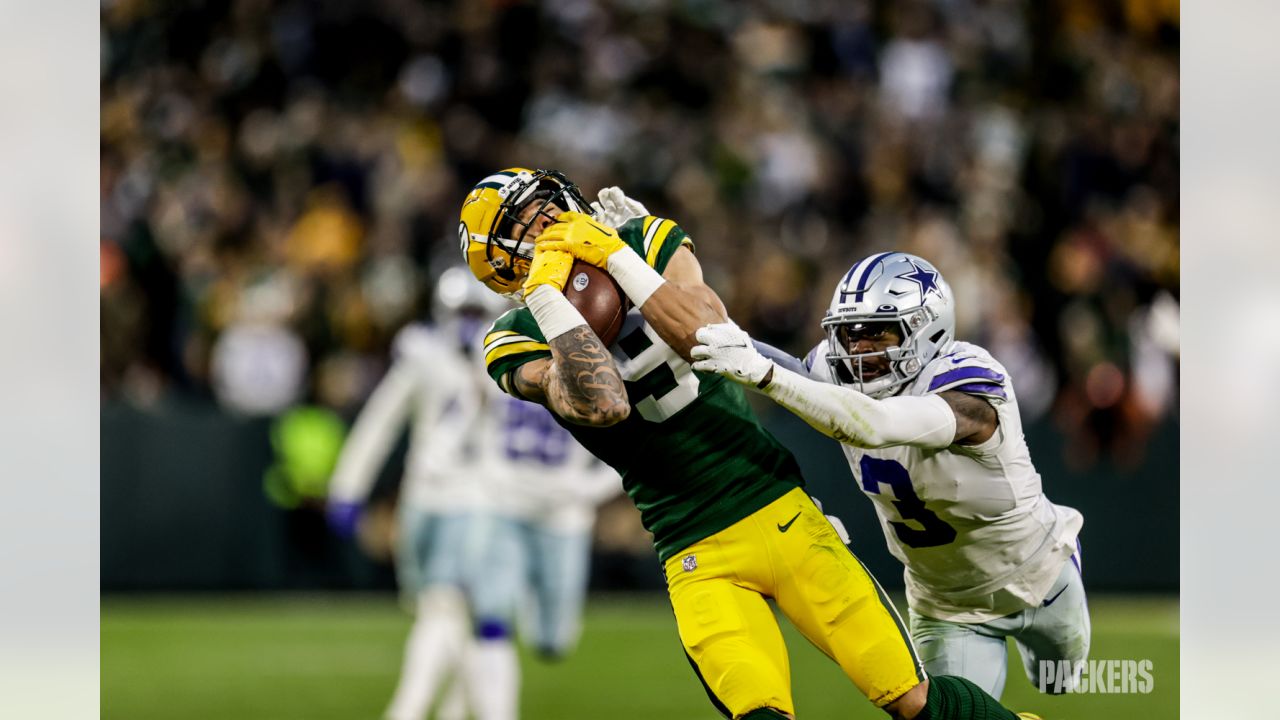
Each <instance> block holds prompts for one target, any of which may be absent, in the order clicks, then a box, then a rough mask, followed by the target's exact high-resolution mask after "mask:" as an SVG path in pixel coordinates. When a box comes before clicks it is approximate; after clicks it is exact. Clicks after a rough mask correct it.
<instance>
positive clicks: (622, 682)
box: [102, 595, 1178, 720]
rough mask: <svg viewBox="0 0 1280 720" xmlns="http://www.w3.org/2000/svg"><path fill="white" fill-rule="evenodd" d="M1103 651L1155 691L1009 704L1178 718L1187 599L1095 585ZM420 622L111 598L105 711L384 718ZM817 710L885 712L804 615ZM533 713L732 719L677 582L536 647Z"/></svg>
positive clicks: (795, 653) (254, 603) (810, 697)
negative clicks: (1142, 668)
mask: <svg viewBox="0 0 1280 720" xmlns="http://www.w3.org/2000/svg"><path fill="white" fill-rule="evenodd" d="M1090 607H1091V610H1092V615H1093V633H1094V634H1093V653H1092V654H1093V657H1095V658H1150V659H1152V660H1153V661H1154V671H1153V675H1154V677H1155V687H1154V690H1153V691H1152V692H1151V693H1150V694H1148V695H1077V696H1067V697H1045V696H1042V695H1039V694H1038V693H1036V692H1035V690H1034V689H1033V688H1032V687H1031V685H1030V684H1028V683H1027V682H1026V680H1025V679H1024V678H1023V677H1022V675H1021V671H1020V670H1018V669H1017V668H1019V667H1020V665H1014V666H1011V669H1010V679H1009V683H1008V688H1007V689H1006V691H1005V696H1004V700H1005V704H1006V705H1008V706H1010V707H1011V708H1013V709H1015V710H1032V711H1035V712H1037V713H1039V714H1040V715H1043V716H1044V717H1045V718H1046V720H1083V719H1086V718H1089V719H1092V718H1123V719H1126V720H1127V719H1129V718H1134V719H1137V718H1143V719H1145V718H1161V720H1167V719H1170V718H1176V717H1177V716H1178V609H1177V602H1176V600H1172V599H1128V598H1109V597H1097V598H1091V602H1090ZM408 627H409V619H408V618H407V617H406V616H405V615H403V614H402V613H401V612H400V611H399V610H398V608H397V606H396V605H395V603H394V601H393V599H392V598H391V597H389V596H388V597H349V596H336V597H318V598H310V597H307V598H298V597H263V596H248V597H244V598H217V599H123V598H107V599H105V600H103V603H102V717H103V718H108V719H113V720H150V719H152V718H155V719H157V720H159V719H161V718H163V719H164V720H169V719H171V718H182V719H183V720H206V719H208V720H215V719H216V720H228V719H230V718H235V719H236V720H293V719H297V720H328V719H329V718H333V719H334V720H337V719H339V718H340V719H342V720H355V719H363V718H367V719H369V720H374V719H376V718H378V717H379V716H380V714H381V711H382V709H383V707H384V706H385V703H386V701H387V699H388V698H389V697H390V694H391V690H392V688H393V687H394V683H395V679H396V673H397V670H398V667H399V662H400V650H401V643H402V641H403V639H404V636H405V633H406V631H407V630H408ZM786 629H787V631H788V632H787V644H788V647H789V648H790V652H791V665H792V682H793V686H794V690H795V699H796V706H797V707H796V709H797V713H798V715H799V717H801V718H855V719H856V718H868V719H870V718H884V717H886V716H885V715H883V714H882V713H880V712H879V711H876V710H875V709H874V708H872V707H871V705H870V704H869V703H867V702H866V700H864V699H862V697H861V696H860V695H858V694H857V692H856V691H855V690H854V689H853V686H852V685H850V684H849V682H848V681H847V680H846V679H845V678H844V676H843V675H842V674H841V673H840V671H839V670H838V669H837V668H836V667H835V666H834V665H832V664H831V663H830V662H829V661H828V660H827V659H826V658H825V657H823V656H822V655H821V654H819V653H818V652H817V651H816V650H814V649H813V648H812V647H811V646H810V645H808V643H807V642H805V641H804V640H803V639H802V638H800V637H799V635H797V634H796V633H795V632H793V631H792V630H791V628H790V627H789V626H788V627H787V628H786ZM524 668H525V676H524V691H523V694H522V701H521V704H522V710H523V712H522V717H523V718H525V719H526V720H542V719H543V718H555V719H557V720H575V719H577V718H582V719H584V720H585V719H588V718H590V719H591V720H598V719H601V718H609V719H610V720H624V719H625V718H646V719H647V718H679V719H681V720H685V719H688V720H697V719H699V718H705V719H706V720H714V719H715V718H717V717H719V716H718V715H717V714H716V713H715V711H714V710H712V709H711V706H710V704H709V703H708V702H707V700H706V696H705V695H704V694H703V691H702V687H701V685H700V684H699V683H698V682H697V680H696V679H695V677H694V675H693V673H692V671H691V670H690V669H689V666H688V663H687V661H686V660H685V657H684V653H683V651H682V650H681V649H680V645H679V642H678V640H677V638H676V634H675V626H674V621H673V619H672V617H671V611H670V608H669V606H668V605H667V604H666V599H665V597H664V596H662V595H654V596H639V597H609V596H605V597H594V598H592V601H591V603H590V604H589V606H588V610H587V616H586V622H585V632H584V635H583V639H582V643H581V645H580V647H579V649H578V651H577V653H576V654H575V655H574V656H573V657H572V658H570V659H569V660H567V661H565V662H564V663H561V664H559V665H545V664H540V663H538V662H536V661H534V660H531V659H530V658H527V657H526V658H524Z"/></svg>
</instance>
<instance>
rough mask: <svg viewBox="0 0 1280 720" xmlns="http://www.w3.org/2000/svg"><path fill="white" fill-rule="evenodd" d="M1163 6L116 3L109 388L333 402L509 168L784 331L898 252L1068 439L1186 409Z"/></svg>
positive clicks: (249, 409) (1075, 446)
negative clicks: (666, 232)
mask: <svg viewBox="0 0 1280 720" xmlns="http://www.w3.org/2000/svg"><path fill="white" fill-rule="evenodd" d="M1177 18H1178V6H1177V0H1127V1H1125V2H1105V1H1103V0H1056V1H1054V2H1024V1H1020V0H985V1H982V0H911V1H909V2H887V1H881V2H867V1H860V0H848V1H836V0H822V1H811V2H784V1H782V0H778V1H777V2H765V1H758V2H731V1H730V0H684V1H678V0H670V1H668V0H614V1H610V2H603V1H598V0H564V1H563V2H549V3H545V4H542V5H538V4H534V3H528V2H504V1H499V0H486V1H479V0H476V1H474V2H458V3H432V2H421V1H420V0H371V1H370V2H362V3H357V2H303V1H301V0H291V1H277V0H236V1H234V2H231V3H224V2H200V1H193V2H185V3H162V2H156V1H155V0H106V1H105V2H104V3H103V5H102V19H103V25H102V121H101V122H102V145H101V180H102V182H101V189H102V238H101V254H102V257H101V300H102V303H101V308H102V326H101V327H102V356H101V372H102V378H101V379H102V393H103V396H104V400H107V401H110V402H117V401H122V402H126V403H129V404H131V405H135V406H141V407H149V406H155V405H157V404H158V403H161V402H163V401H164V399H165V398H170V397H174V396H183V397H194V398H206V399H210V400H212V399H216V400H217V401H219V402H221V403H222V404H223V405H226V406H228V407H230V408H232V409H234V410H235V411H237V412H242V413H248V414H251V415H254V414H256V415H273V414H275V413H278V412H280V411H281V410H283V409H285V408H287V407H290V406H291V405H293V404H295V403H302V402H305V403H311V404H316V405H320V406H322V407H328V408H332V409H334V410H336V411H338V412H339V413H342V414H344V415H348V416H349V415H350V414H352V413H353V412H354V411H355V410H356V409H357V408H358V407H359V405H360V403H361V402H362V401H363V399H364V397H365V396H366V395H367V393H368V392H369V391H370V389H371V388H372V387H373V384H374V383H375V382H376V381H377V379H378V377H379V376H380V374H381V372H382V371H383V370H384V369H385V367H386V361H387V349H388V346H389V343H390V339H391V337H392V336H393V335H394V333H395V332H396V330H397V329H398V328H399V327H400V326H402V325H403V324H404V323H405V322H406V321H409V320H411V319H413V318H417V317H421V316H423V314H424V310H425V308H426V306H427V303H426V300H427V299H428V298H429V296H430V295H429V293H430V287H431V279H432V277H433V274H434V273H438V272H439V271H440V270H441V269H443V268H444V267H446V266H447V265H448V264H452V263H453V262H455V261H456V260H457V255H456V253H457V232H456V227H457V211H458V207H459V203H460V200H461V198H462V197H463V195H464V194H465V192H466V191H467V189H468V188H469V187H470V186H471V184H473V183H474V182H476V181H477V180H478V179H480V178H482V177H484V176H485V175H486V174H487V173H489V172H491V171H493V170H495V169H498V168H502V167H509V166H512V165H525V166H530V167H535V166H547V167H555V168H557V169H560V170H563V171H565V172H566V173H567V174H568V175H569V176H570V177H571V178H573V179H574V180H575V181H576V182H577V183H578V184H579V185H580V186H582V187H583V188H584V191H585V192H586V193H587V194H588V196H589V197H593V196H594V192H595V190H597V189H598V188H600V187H602V186H606V185H615V184H616V185H620V186H621V187H623V188H624V189H625V190H626V191H627V192H628V193H629V194H630V195H632V196H633V197H635V198H637V199H639V200H641V201H643V202H644V203H645V204H646V205H647V206H648V207H649V209H650V211H651V212H653V213H655V214H658V215H662V216H665V217H671V218H673V219H675V220H676V221H677V222H678V223H680V224H681V225H682V226H683V227H684V228H685V229H686V230H687V231H688V232H689V234H690V235H691V236H692V238H693V239H694V240H695V242H696V243H697V245H698V252H699V256H700V258H701V261H702V264H703V266H704V269H705V271H706V273H707V276H708V279H709V281H710V283H711V285H712V286H713V287H715V288H716V289H717V290H718V291H719V292H720V293H721V295H722V297H724V298H725V300H726V302H727V304H728V306H729V309H730V314H731V316H732V317H733V318H734V319H735V320H736V321H738V322H739V323H740V324H742V325H743V326H744V327H745V328H747V329H748V330H749V331H750V332H751V333H752V334H753V335H756V336H757V337H759V338H761V339H763V340H766V341H768V342H771V343H774V344H777V345H779V346H781V347H784V348H787V349H789V350H791V351H793V352H795V353H803V352H804V351H806V350H807V349H808V348H809V347H810V346H811V345H812V344H813V343H814V342H816V340H817V339H818V337H819V330H818V321H819V319H820V318H821V317H822V313H823V310H824V309H825V307H826V305H827V303H828V301H829V297H830V291H831V289H832V288H833V287H834V285H835V282H836V280H837V279H838V278H839V276H840V275H841V274H842V273H843V272H844V271H845V270H846V269H847V268H848V267H849V265H850V264H852V263H853V262H854V261H855V260H857V259H858V258H860V257H862V256H865V255H867V254H869V253H871V252H874V251H878V250H883V249H901V250H906V251H909V252H915V253H918V254H920V255H923V256H925V257H926V258H928V259H930V260H931V261H933V262H934V263H935V264H936V265H937V266H938V267H939V268H940V269H941V270H942V271H943V273H944V275H945V276H946V277H947V279H948V280H949V281H950V282H951V284H952V287H953V288H954V289H955V291H956V293H957V295H958V297H959V303H958V310H959V326H960V327H959V335H960V337H961V338H965V339H971V340H974V341H976V342H979V343H982V344H985V345H987V346H988V347H989V348H990V349H991V350H992V351H993V353H994V354H995V355H996V357H998V358H1000V359H1001V360H1002V361H1003V362H1004V363H1005V364H1006V365H1008V366H1009V368H1010V370H1011V371H1012V373H1013V377H1014V379H1015V384H1016V385H1017V389H1018V392H1019V396H1020V399H1021V402H1022V405H1023V412H1024V414H1026V415H1028V416H1029V418H1030V419H1035V418H1038V417H1041V416H1045V415H1049V416H1050V417H1051V418H1052V419H1053V421H1054V422H1055V423H1056V425H1057V426H1058V427H1059V428H1060V429H1061V431H1062V432H1064V433H1066V434H1067V435H1068V438H1069V443H1068V447H1069V451H1068V452H1066V453H1064V454H1065V456H1066V457H1067V459H1068V460H1069V461H1070V462H1072V463H1075V464H1076V465H1078V466H1080V467H1088V466H1089V465H1090V464H1092V463H1094V462H1097V461H1099V459H1100V458H1104V457H1108V456H1109V457H1110V458H1112V459H1114V460H1116V461H1118V462H1120V463H1130V464H1137V463H1140V462H1141V461H1142V459H1143V452H1144V450H1143V447H1144V446H1143V442H1142V441H1143V439H1144V438H1145V437H1146V435H1147V433H1148V432H1149V431H1150V430H1151V429H1152V428H1153V427H1154V426H1155V425H1156V424H1157V423H1159V422H1160V421H1161V420H1162V419H1165V418H1168V417H1175V418H1176V413H1177V397H1176V392H1177V382H1178V381H1177V353H1178V351H1177V347H1178V333H1177V325H1178V322H1177V318H1178V310H1177V308H1178V301H1177V298H1178V277H1179V274H1178V273H1179V268H1178V257H1179V255H1178V224H1177V218H1178V180H1179V176H1178V167H1179V166H1178V138H1179V136H1178V133H1179V129H1178V128H1179V115H1178V98H1179V96H1178V19H1177Z"/></svg>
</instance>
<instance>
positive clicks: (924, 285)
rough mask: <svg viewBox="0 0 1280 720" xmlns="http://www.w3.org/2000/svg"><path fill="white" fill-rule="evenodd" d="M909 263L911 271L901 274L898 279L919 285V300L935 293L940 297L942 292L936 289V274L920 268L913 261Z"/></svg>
mask: <svg viewBox="0 0 1280 720" xmlns="http://www.w3.org/2000/svg"><path fill="white" fill-rule="evenodd" d="M910 262H911V267H912V268H913V269H912V271H911V272H909V273H903V274H902V275H899V276H898V277H899V278H902V279H903V280H910V281H911V282H913V283H915V284H917V285H919V286H920V297H921V298H926V297H928V296H929V293H930V292H935V293H937V294H938V295H939V296H941V295H942V290H941V289H940V288H939V287H938V273H936V272H933V271H932V270H926V269H924V268H922V267H920V266H919V265H917V264H916V261H915V260H911V261H910Z"/></svg>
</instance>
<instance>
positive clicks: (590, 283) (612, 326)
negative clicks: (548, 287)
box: [564, 260, 631, 345]
mask: <svg viewBox="0 0 1280 720" xmlns="http://www.w3.org/2000/svg"><path fill="white" fill-rule="evenodd" d="M564 296H565V297H566V298H568V299H569V302H570V303H571V304H572V305H573V306H574V307H576V308H578V312H580V313H582V317H583V318H584V319H585V320H586V321H587V324H588V325H590V326H591V329H592V330H594V331H595V333H596V336H597V337H599V338H600V340H601V341H602V342H603V343H604V344H605V345H612V344H613V341H614V340H617V339H618V333H619V332H620V331H621V330H622V321H623V320H624V319H625V318H626V317H627V310H628V309H630V307H631V303H630V301H628V300H627V296H626V295H624V294H623V293H622V288H620V287H618V283H616V282H614V280H613V278H612V277H610V276H609V273H607V272H605V271H603V270H601V269H600V268H597V267H596V266H594V265H589V264H587V263H584V262H582V261H581V260H579V261H576V262H574V263H573V270H572V271H570V272H569V283H568V284H567V285H565V287H564Z"/></svg>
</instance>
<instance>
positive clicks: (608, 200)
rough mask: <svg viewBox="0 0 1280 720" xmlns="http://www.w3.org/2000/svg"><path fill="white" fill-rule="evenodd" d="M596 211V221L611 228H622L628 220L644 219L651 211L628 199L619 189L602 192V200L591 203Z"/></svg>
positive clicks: (613, 188)
mask: <svg viewBox="0 0 1280 720" xmlns="http://www.w3.org/2000/svg"><path fill="white" fill-rule="evenodd" d="M591 209H593V210H595V211H596V219H597V220H599V221H600V222H602V223H604V224H605V225H609V226H611V227H622V224H623V223H625V222H626V221H628V220H633V219H635V218H638V217H644V216H646V215H648V214H649V210H648V209H647V208H645V206H644V205H641V204H640V203H639V202H637V201H635V200H632V199H631V198H629V197H627V195H626V193H624V192H622V188H619V187H607V188H605V189H603V190H601V191H600V199H599V200H596V201H595V202H593V203H591Z"/></svg>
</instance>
